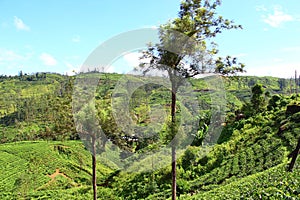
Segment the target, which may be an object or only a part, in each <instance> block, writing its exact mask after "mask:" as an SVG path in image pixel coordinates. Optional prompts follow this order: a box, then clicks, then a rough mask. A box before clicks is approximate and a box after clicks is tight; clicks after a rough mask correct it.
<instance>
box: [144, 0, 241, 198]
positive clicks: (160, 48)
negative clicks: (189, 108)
mask: <svg viewBox="0 0 300 200" xmlns="http://www.w3.org/2000/svg"><path fill="white" fill-rule="evenodd" d="M220 5H221V1H220V0H216V1H213V2H212V1H209V0H184V1H183V2H182V3H181V5H180V11H179V13H178V17H177V18H175V19H174V20H172V21H170V22H169V23H167V24H165V25H162V26H161V27H160V31H159V37H160V43H159V44H155V45H149V48H148V49H147V50H146V51H143V56H142V57H141V60H142V61H144V60H148V61H149V62H143V63H142V64H141V65H140V66H141V67H142V68H143V69H144V73H147V72H148V71H149V70H150V68H155V69H161V70H165V71H167V73H168V77H169V79H170V82H171V89H170V90H171V99H172V103H171V123H170V126H171V127H170V130H171V131H170V132H171V133H170V134H171V137H169V138H173V137H174V136H175V134H176V129H177V128H176V100H177V96H176V94H177V91H178V88H179V87H180V85H181V84H182V83H183V80H184V79H186V78H189V77H193V76H195V75H197V74H199V73H206V72H216V73H221V74H234V73H235V72H243V71H244V70H243V68H244V65H243V64H241V63H237V62H236V58H231V57H227V59H226V62H224V60H223V59H222V58H219V59H217V60H215V59H214V55H215V54H217V53H218V50H217V45H216V44H215V43H214V42H212V41H211V39H212V38H214V37H216V36H217V35H218V34H219V33H221V32H222V31H223V30H226V29H238V28H242V27H241V26H240V25H234V23H233V21H230V20H228V19H224V18H223V17H222V16H218V15H217V13H216V9H217V7H218V6H220ZM184 36H185V37H184ZM186 38H189V39H190V40H192V43H191V44H189V41H188V39H186ZM168 49H172V50H173V52H171V51H170V50H168ZM216 66H217V67H216ZM177 143H178V141H174V140H173V141H172V143H171V149H172V150H171V151H172V200H175V199H176V145H177Z"/></svg>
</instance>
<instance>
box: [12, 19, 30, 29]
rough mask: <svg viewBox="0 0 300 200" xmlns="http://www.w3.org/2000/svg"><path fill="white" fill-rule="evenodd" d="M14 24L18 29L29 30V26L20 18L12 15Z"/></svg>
mask: <svg viewBox="0 0 300 200" xmlns="http://www.w3.org/2000/svg"><path fill="white" fill-rule="evenodd" d="M14 24H15V27H16V28H17V29H18V30H22V31H30V27H29V26H27V25H26V24H25V23H24V22H23V21H22V20H21V19H20V18H18V17H16V16H15V17H14Z"/></svg>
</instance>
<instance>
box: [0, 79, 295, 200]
mask: <svg viewBox="0 0 300 200" xmlns="http://www.w3.org/2000/svg"><path fill="white" fill-rule="evenodd" d="M90 76H96V77H100V82H99V86H98V87H97V90H96V94H95V99H96V107H97V109H98V117H99V119H100V121H101V122H102V123H103V124H104V126H103V129H104V131H105V133H106V134H107V135H108V137H109V138H110V139H111V140H113V141H114V142H115V144H117V145H118V146H119V147H121V149H122V150H127V151H130V152H135V153H137V155H139V153H142V152H145V151H146V152H147V151H149V149H155V148H157V147H159V146H160V145H162V141H163V137H164V132H165V129H163V130H162V131H161V132H160V136H159V137H157V136H154V137H151V138H150V139H147V140H144V139H142V138H137V139H138V142H136V143H133V142H131V140H132V135H130V134H128V133H126V132H123V131H122V130H120V128H119V127H117V126H116V122H114V121H113V120H112V111H111V106H110V97H111V95H112V93H113V92H114V90H115V86H116V85H117V84H118V83H119V79H120V78H121V77H122V75H119V74H102V75H99V74H93V73H92V74H91V75H90ZM0 80H1V81H0V91H1V93H2V94H3V95H2V96H1V98H0V105H1V107H0V133H1V135H0V141H1V145H0V154H1V155H0V166H1V172H3V173H1V175H0V176H1V177H0V180H1V181H0V191H1V192H0V197H1V199H22V198H23V199H74V198H76V199H91V198H92V187H91V155H90V153H89V152H88V151H87V150H86V148H85V147H84V145H83V143H82V142H81V140H79V136H78V135H77V134H76V130H75V124H74V120H73V115H72V95H73V89H74V80H75V77H68V76H61V75H59V74H38V73H37V75H36V74H35V75H26V76H25V75H23V76H22V77H20V76H15V77H2V78H1V79H0ZM222 81H223V84H224V88H225V93H226V99H227V101H226V102H227V104H226V109H225V112H226V116H225V123H223V125H222V126H223V129H222V132H221V135H220V137H219V139H218V141H217V144H216V145H213V146H208V147H207V146H206V147H204V146H202V144H203V140H204V138H205V137H206V136H207V135H208V131H207V127H208V126H209V125H210V116H211V112H210V108H211V106H212V105H211V104H212V101H213V102H214V103H218V101H219V100H218V99H214V100H212V99H211V94H212V93H214V92H215V91H214V89H213V88H209V87H208V85H207V84H206V82H205V80H196V79H192V80H190V82H191V84H192V86H193V92H194V93H195V96H196V97H197V101H198V102H199V104H200V105H201V110H200V112H199V116H198V117H199V119H200V121H199V128H200V129H199V130H198V132H197V135H196V138H195V140H194V141H193V143H192V145H191V146H190V147H188V149H187V150H186V151H185V152H184V153H183V155H182V156H181V157H180V158H179V160H178V166H177V172H178V182H177V184H178V186H177V187H178V191H177V192H178V196H179V198H180V199H241V198H242V199H298V198H300V188H299V182H300V176H299V173H300V167H299V159H298V161H297V162H296V165H295V168H294V170H293V172H286V168H287V165H288V164H289V162H290V159H289V158H288V156H289V155H290V154H291V152H292V151H293V150H294V149H295V147H296V145H297V141H298V139H299V137H300V135H299V129H300V126H299V122H300V113H299V112H298V111H293V112H287V110H288V107H289V106H291V105H294V107H296V108H298V107H299V98H300V97H298V96H297V95H290V94H291V93H294V92H295V91H294V89H293V87H294V86H293V87H292V89H291V88H290V82H289V80H285V79H279V78H274V77H247V76H241V77H223V78H222ZM257 84H258V85H257ZM255 87H257V88H258V89H259V90H261V93H258V95H257V96H255V95H253V94H252V93H251V90H253V88H255ZM88 90H89V88H82V91H81V92H82V93H81V95H84V94H85V92H87V91H88ZM118 94H119V95H120V93H118ZM78 96H79V95H78ZM168 97H169V93H168V91H167V90H166V89H165V88H163V87H159V86H157V85H155V84H147V85H145V86H143V87H140V88H138V89H137V90H136V91H135V92H134V93H133V95H132V99H131V101H130V104H129V107H130V111H131V116H132V118H133V119H135V121H136V123H137V124H139V126H140V128H141V129H140V130H143V129H142V128H143V127H145V126H147V125H148V124H149V123H150V121H151V120H150V118H149V115H148V114H147V113H148V112H149V110H150V108H151V106H153V105H157V104H159V105H163V106H164V109H165V110H166V112H169V110H168V109H169V108H168V107H167V105H168V104H169V103H170V101H169V98H168ZM296 110H297V109H296ZM299 111H300V110H299ZM238 116H242V117H238ZM108 147H109V145H108ZM207 151H208V153H205V152H207ZM124 152H125V151H124ZM124 152H123V151H120V152H119V153H118V154H115V155H113V156H112V157H115V158H116V160H118V159H117V157H120V158H121V159H120V160H121V161H122V165H123V166H126V164H127V163H128V162H130V160H129V159H127V158H126V155H125V154H124ZM107 153H108V154H109V153H111V152H107ZM112 157H110V158H112ZM162 159H163V158H162ZM143 162H144V163H142V164H145V165H147V164H148V165H150V164H149V160H145V161H143ZM152 162H153V161H152ZM98 163H99V164H98V168H97V175H98V179H97V184H98V197H99V199H168V198H170V194H171V192H170V190H171V167H170V166H165V167H162V168H160V169H157V170H155V171H146V172H142V173H141V172H137V171H136V172H133V173H127V172H124V171H120V169H119V168H118V167H117V166H116V165H114V164H113V163H112V162H110V161H108V160H106V159H105V156H99V157H98ZM133 167H137V168H142V165H139V166H133Z"/></svg>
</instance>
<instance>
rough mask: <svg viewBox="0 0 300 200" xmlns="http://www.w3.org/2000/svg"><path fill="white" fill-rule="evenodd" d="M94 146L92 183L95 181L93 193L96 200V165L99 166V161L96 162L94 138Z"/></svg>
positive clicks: (93, 142)
mask: <svg viewBox="0 0 300 200" xmlns="http://www.w3.org/2000/svg"><path fill="white" fill-rule="evenodd" d="M92 140H93V141H92V148H93V153H92V159H93V164H92V165H93V166H92V168H93V177H92V183H93V195H94V200H97V176H96V167H97V163H96V161H97V160H96V141H95V139H94V138H93V139H92Z"/></svg>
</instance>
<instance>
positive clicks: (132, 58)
mask: <svg viewBox="0 0 300 200" xmlns="http://www.w3.org/2000/svg"><path fill="white" fill-rule="evenodd" d="M298 1H299V0H247V1H240V0H223V1H222V5H221V6H220V7H219V8H218V9H217V12H218V14H219V15H222V16H223V17H224V18H228V19H231V20H233V21H234V22H235V23H236V24H241V25H242V26H243V29H242V30H228V31H224V32H223V33H221V34H220V35H218V36H217V37H216V38H215V39H214V41H215V42H217V43H218V46H219V49H220V52H219V55H220V56H226V55H231V56H236V57H237V58H238V61H239V62H242V63H244V64H246V68H245V69H246V71H247V73H246V75H258V76H276V77H284V78H290V77H291V76H293V75H294V71H295V70H298V71H299V73H300V62H298V59H297V58H298V57H299V56H300V37H299V35H300V13H299V10H300V3H298ZM179 6H180V1H179V0H163V1H161V0H152V1H141V0H128V1H110V0H105V1H104V0H97V1H96V0H94V1H92V0H85V1H83V0H77V1H73V0H63V1H58V0H51V1H50V0H43V1H39V0H26V1H22V0H0V13H1V14H0V74H7V75H16V74H18V72H19V71H21V70H22V72H23V73H28V74H30V73H34V72H57V73H62V74H68V75H72V74H73V73H74V71H75V72H78V71H79V70H80V68H81V66H82V65H83V63H84V62H85V60H86V59H87V58H88V56H89V55H90V54H91V52H93V51H94V50H95V49H96V48H97V47H98V46H99V45H100V44H102V43H103V42H105V41H107V40H109V39H111V38H113V37H114V36H116V35H118V34H122V33H126V32H128V31H131V30H136V29H142V28H151V27H157V26H159V25H161V24H164V23H166V22H167V21H168V20H170V19H173V18H175V17H176V16H177V13H178V11H179ZM120 45H122V44H120ZM138 55H139V54H138V53H137V52H136V51H134V50H132V51H131V52H129V53H127V54H124V56H123V57H121V58H120V59H119V60H116V61H114V63H112V67H111V68H110V69H109V72H118V73H126V72H127V71H128V70H129V67H128V66H134V65H136V64H137V62H138V60H137V59H138Z"/></svg>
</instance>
